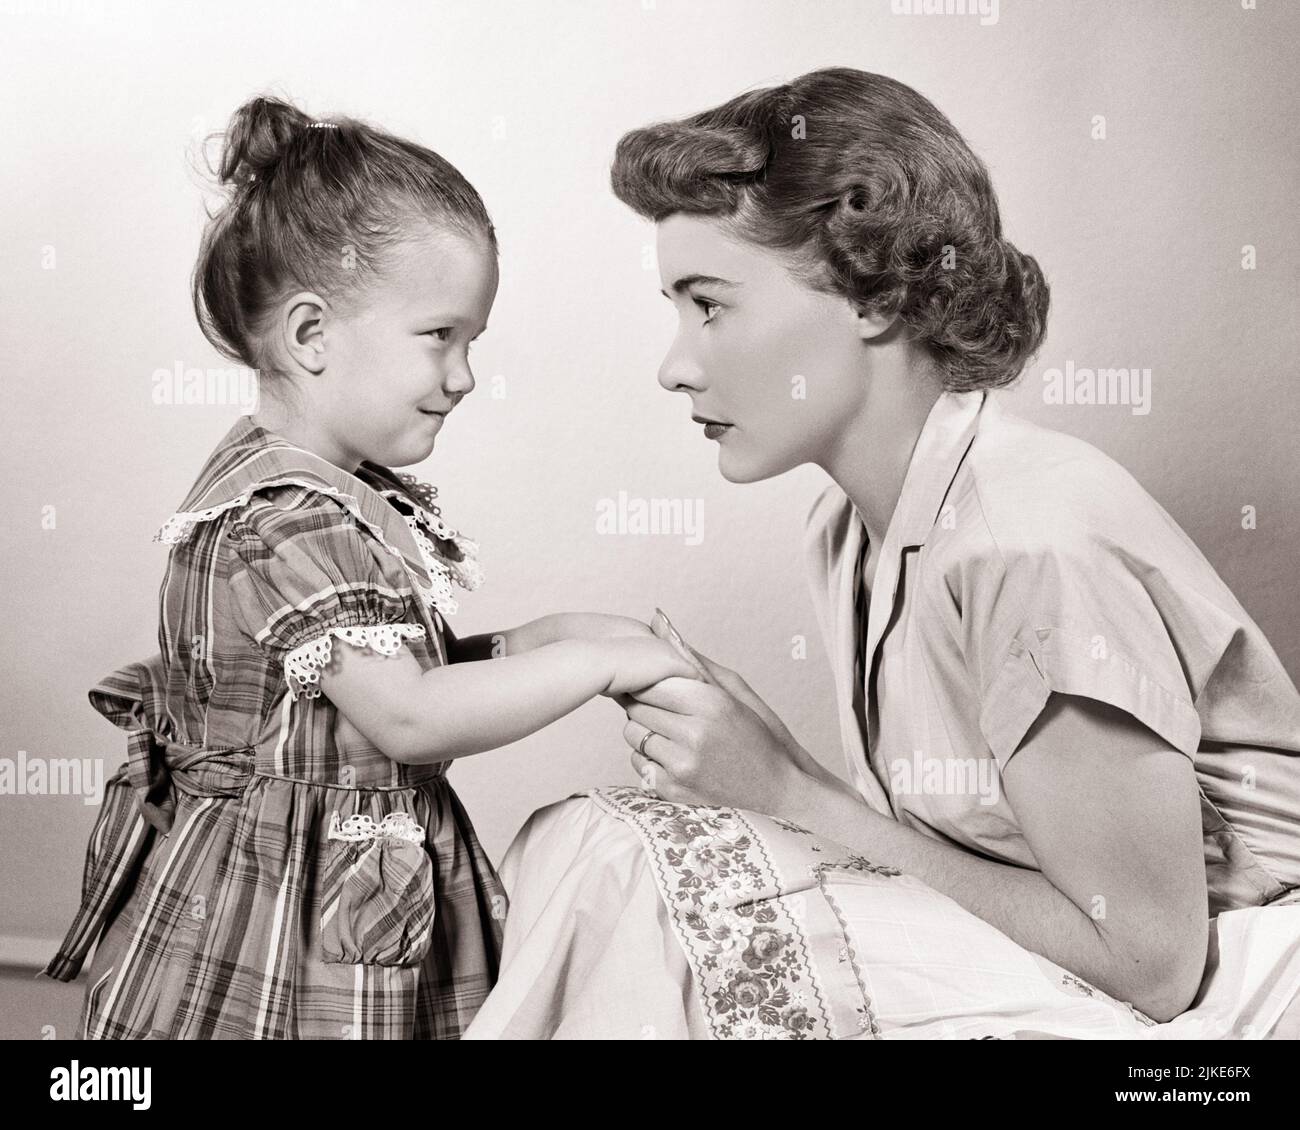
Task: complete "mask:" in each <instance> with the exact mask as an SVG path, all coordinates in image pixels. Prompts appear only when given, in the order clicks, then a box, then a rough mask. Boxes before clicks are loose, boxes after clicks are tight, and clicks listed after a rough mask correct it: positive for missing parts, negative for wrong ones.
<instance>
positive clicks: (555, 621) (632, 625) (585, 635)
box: [443, 612, 653, 663]
mask: <svg viewBox="0 0 1300 1130" xmlns="http://www.w3.org/2000/svg"><path fill="white" fill-rule="evenodd" d="M650 635H653V633H652V632H651V631H650V627H649V625H647V624H644V623H642V622H641V621H640V620H634V619H632V618H631V617H630V616H609V615H606V614H604V613H601V612H555V613H551V614H550V615H547V616H540V617H538V618H537V619H536V620H529V621H528V623H526V624H521V625H519V627H517V628H505V629H503V630H501V631H498V632H480V633H478V634H477V635H473V636H466V637H465V638H464V639H463V640H461V639H457V638H456V636H455V635H454V634H453V633H452V631H451V629H450V628H448V627H447V626H446V624H445V622H444V625H443V638H444V639H445V640H446V642H447V657H448V659H449V660H450V661H451V662H452V663H465V662H472V661H474V660H478V659H499V658H501V657H502V656H506V655H518V654H519V653H520V652H524V651H532V650H533V649H534V648H538V647H545V646H546V645H547V644H552V643H558V642H559V641H560V640H595V639H610V638H611V637H614V636H650Z"/></svg>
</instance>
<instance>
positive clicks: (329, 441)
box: [249, 399, 361, 475]
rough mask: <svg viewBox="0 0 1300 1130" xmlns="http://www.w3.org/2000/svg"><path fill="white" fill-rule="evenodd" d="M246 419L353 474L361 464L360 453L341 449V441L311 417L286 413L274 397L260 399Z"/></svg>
mask: <svg viewBox="0 0 1300 1130" xmlns="http://www.w3.org/2000/svg"><path fill="white" fill-rule="evenodd" d="M249 419H251V420H252V421H253V423H254V424H256V425H257V426H258V427H261V428H265V429H266V430H267V431H268V432H273V433H274V434H275V435H278V436H281V437H282V438H284V439H287V440H288V441H289V442H290V443H292V444H294V445H296V446H298V447H301V448H303V449H304V450H306V451H310V452H311V453H312V454H313V455H319V456H320V457H321V458H322V459H326V460H328V461H329V462H331V463H333V464H334V465H335V466H336V467H340V468H342V469H343V470H344V471H347V472H348V474H350V475H355V474H356V473H357V468H358V467H359V466H360V465H361V456H359V455H357V454H355V453H354V452H350V451H347V450H345V448H344V447H343V445H342V444H340V443H338V442H337V441H336V440H335V439H334V438H333V436H331V435H330V434H329V433H328V432H327V431H325V430H324V429H323V428H321V427H319V426H318V425H316V424H314V423H313V422H312V420H311V419H309V418H305V417H303V416H302V415H299V414H294V413H290V412H289V411H288V410H287V409H286V408H285V407H284V406H283V405H281V404H278V403H276V402H274V401H267V400H265V399H264V400H263V402H262V403H261V404H260V405H259V406H258V409H257V411H256V412H255V413H253V414H252V415H251V416H250V417H249Z"/></svg>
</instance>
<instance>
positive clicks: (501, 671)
mask: <svg viewBox="0 0 1300 1130" xmlns="http://www.w3.org/2000/svg"><path fill="white" fill-rule="evenodd" d="M673 676H680V677H683V678H694V677H695V671H694V669H693V668H692V667H691V666H690V664H689V663H687V662H686V660H684V659H683V658H682V657H681V656H680V655H678V654H677V652H676V651H675V650H674V649H673V648H672V647H670V646H669V645H668V644H666V643H664V642H663V641H661V640H657V639H655V638H653V637H650V638H647V639H637V638H633V637H623V638H612V639H607V640H558V641H556V642H555V643H548V644H543V645H542V646H540V647H534V648H533V649H532V650H529V651H523V652H520V653H519V654H515V655H510V654H507V655H504V656H502V657H501V658H499V659H483V660H470V661H466V662H458V663H453V664H450V665H448V666H445V667H434V668H432V669H430V670H428V671H422V670H421V669H420V665H419V663H418V662H417V661H416V659H415V656H414V655H412V654H411V652H410V651H409V650H407V649H406V648H401V649H400V650H399V651H398V652H397V653H396V654H395V655H391V656H386V655H383V654H381V653H379V652H376V651H373V650H371V649H369V648H355V647H352V646H350V645H348V644H346V643H344V642H343V641H336V642H335V644H334V646H333V648H332V649H331V656H330V662H329V664H328V665H327V666H326V667H325V668H324V670H322V671H321V679H320V687H321V691H322V693H323V694H324V695H325V696H326V697H328V698H329V700H330V701H331V702H332V703H334V705H335V706H336V707H337V708H338V709H339V711H341V712H342V714H343V716H344V717H345V718H346V719H347V720H348V721H349V722H350V723H351V724H352V725H353V726H355V727H356V728H357V729H358V730H359V731H361V733H362V734H363V735H364V736H365V737H366V738H367V739H369V740H370V741H371V742H373V743H374V745H375V746H376V748H378V749H379V750H380V751H381V752H382V753H384V754H385V755H386V756H388V757H390V758H392V759H393V760H394V761H401V762H406V763H408V764H423V763H428V762H438V761H449V760H451V759H453V758H457V757H465V756H468V755H469V754H473V753H481V752H482V751H484V750H488V749H495V748H497V747H498V746H503V745H509V744H510V743H511V742H514V741H518V740H519V739H520V738H522V737H525V736H527V735H528V734H531V733H533V732H534V731H536V730H540V729H542V728H543V727H544V726H547V725H549V724H550V723H552V722H554V721H556V720H557V719H558V718H562V717H563V716H564V715H566V714H568V713H569V712H570V711H572V710H575V709H576V708H577V707H579V706H581V705H582V704H583V703H584V702H587V701H588V700H589V699H591V698H594V697H596V696H597V695H601V694H611V695H612V694H622V693H626V692H628V691H630V690H633V689H637V690H639V689H642V688H644V687H647V686H650V685H651V684H653V683H655V682H657V681H659V680H660V679H668V678H672V677H673Z"/></svg>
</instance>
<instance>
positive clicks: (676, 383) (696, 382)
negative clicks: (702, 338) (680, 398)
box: [659, 342, 704, 392]
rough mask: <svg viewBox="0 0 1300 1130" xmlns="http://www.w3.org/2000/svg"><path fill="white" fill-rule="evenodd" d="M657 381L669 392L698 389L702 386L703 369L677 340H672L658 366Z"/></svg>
mask: <svg viewBox="0 0 1300 1130" xmlns="http://www.w3.org/2000/svg"><path fill="white" fill-rule="evenodd" d="M659 383H660V385H662V386H663V387H664V388H666V389H667V390H668V391H669V392H681V391H683V390H684V389H688V388H693V389H700V388H703V387H704V371H703V370H702V369H701V368H700V366H699V364H698V363H696V361H695V360H694V359H693V358H691V357H690V356H688V354H687V353H686V351H685V350H684V349H682V348H681V346H680V344H679V343H678V342H673V345H672V348H670V349H669V350H668V353H667V354H666V355H665V357H664V360H663V364H661V365H660V366H659Z"/></svg>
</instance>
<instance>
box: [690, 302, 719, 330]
mask: <svg viewBox="0 0 1300 1130" xmlns="http://www.w3.org/2000/svg"><path fill="white" fill-rule="evenodd" d="M692 301H693V302H694V303H695V305H696V306H698V307H699V308H700V309H701V310H703V311H704V324H705V325H706V326H707V325H708V324H709V323H710V322H711V321H713V318H714V314H715V312H716V311H718V310H720V309H721V307H720V306H719V305H718V304H717V303H716V302H710V301H709V300H708V299H707V298H696V299H692Z"/></svg>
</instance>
